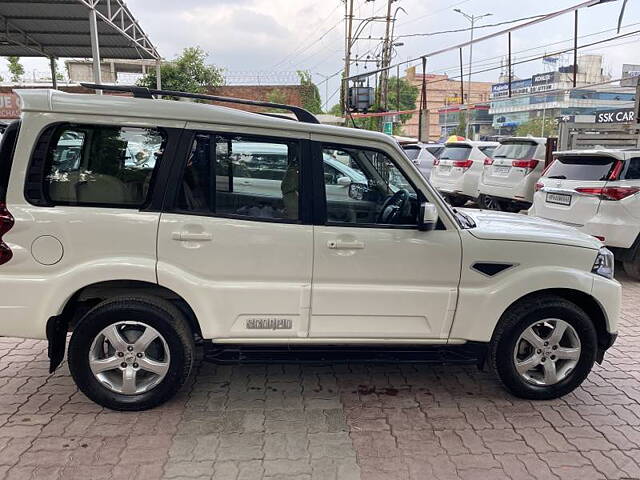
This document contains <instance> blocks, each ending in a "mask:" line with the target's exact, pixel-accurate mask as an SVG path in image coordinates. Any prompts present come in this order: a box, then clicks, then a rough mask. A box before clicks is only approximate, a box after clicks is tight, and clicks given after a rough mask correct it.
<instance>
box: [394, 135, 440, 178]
mask: <svg viewBox="0 0 640 480" xmlns="http://www.w3.org/2000/svg"><path fill="white" fill-rule="evenodd" d="M402 149H403V150H404V153H405V154H406V155H407V158H408V159H409V160H411V161H412V162H413V164H414V165H415V166H416V167H418V170H420V173H421V174H422V176H423V177H424V178H426V179H427V180H428V179H429V177H430V176H431V170H432V169H433V166H434V165H435V164H436V163H437V161H438V158H440V154H441V153H442V151H443V150H444V145H443V144H441V143H410V144H407V145H403V146H402Z"/></svg>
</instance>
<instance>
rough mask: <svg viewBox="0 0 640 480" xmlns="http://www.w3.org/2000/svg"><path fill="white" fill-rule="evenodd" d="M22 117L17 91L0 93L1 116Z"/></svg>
mask: <svg viewBox="0 0 640 480" xmlns="http://www.w3.org/2000/svg"><path fill="white" fill-rule="evenodd" d="M18 117H20V100H19V99H18V96H17V95H16V94H15V93H0V118H18Z"/></svg>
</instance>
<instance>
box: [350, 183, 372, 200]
mask: <svg viewBox="0 0 640 480" xmlns="http://www.w3.org/2000/svg"><path fill="white" fill-rule="evenodd" d="M368 191H369V187H367V186H366V185H364V184H362V183H350V184H349V198H351V199H352V200H364V196H365V194H366V193H367V192H368Z"/></svg>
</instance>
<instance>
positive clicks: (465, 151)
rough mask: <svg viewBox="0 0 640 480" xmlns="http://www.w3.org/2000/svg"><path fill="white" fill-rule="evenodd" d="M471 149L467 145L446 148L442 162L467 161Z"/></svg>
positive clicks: (441, 156) (441, 157)
mask: <svg viewBox="0 0 640 480" xmlns="http://www.w3.org/2000/svg"><path fill="white" fill-rule="evenodd" d="M470 154H471V147H469V146H467V145H451V146H447V147H445V148H444V150H443V151H442V155H440V160H467V159H468V158H469V155H470Z"/></svg>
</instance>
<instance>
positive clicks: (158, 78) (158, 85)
mask: <svg viewBox="0 0 640 480" xmlns="http://www.w3.org/2000/svg"><path fill="white" fill-rule="evenodd" d="M156 89H157V90H162V72H161V70H160V59H159V58H156Z"/></svg>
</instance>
